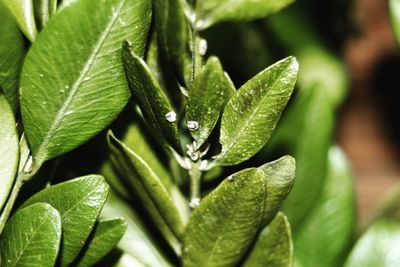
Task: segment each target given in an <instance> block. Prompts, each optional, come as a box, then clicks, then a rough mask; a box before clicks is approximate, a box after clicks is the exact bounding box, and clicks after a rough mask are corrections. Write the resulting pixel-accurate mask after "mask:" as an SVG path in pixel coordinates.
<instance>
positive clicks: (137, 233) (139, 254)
mask: <svg viewBox="0 0 400 267" xmlns="http://www.w3.org/2000/svg"><path fill="white" fill-rule="evenodd" d="M110 193H111V194H110V196H109V198H108V200H107V202H106V204H105V206H104V209H103V211H102V214H101V217H102V218H108V217H123V218H124V219H125V220H126V223H127V225H128V228H127V230H126V232H125V234H124V236H123V237H122V239H121V241H120V242H119V244H118V248H119V249H121V250H122V251H124V252H125V253H126V254H128V255H130V256H132V257H133V258H135V259H137V260H138V261H139V262H141V263H142V264H143V265H145V266H172V265H171V264H170V263H169V262H168V260H167V258H166V257H165V255H163V254H162V252H161V251H162V249H161V248H159V247H158V246H157V245H158V244H159V242H154V241H153V240H151V238H150V236H151V234H150V233H149V232H148V231H147V230H146V228H145V225H144V222H143V220H142V218H143V214H140V215H139V214H137V213H136V212H135V210H133V209H132V208H131V207H130V206H128V205H127V203H126V202H124V201H122V200H121V199H119V198H118V197H117V196H116V195H115V194H114V193H113V191H111V192H110ZM123 258H124V256H122V259H121V261H122V262H125V260H123ZM127 258H128V259H127V260H126V261H129V257H127ZM121 264H122V263H121ZM128 266H129V265H128ZM131 266H135V265H131Z"/></svg>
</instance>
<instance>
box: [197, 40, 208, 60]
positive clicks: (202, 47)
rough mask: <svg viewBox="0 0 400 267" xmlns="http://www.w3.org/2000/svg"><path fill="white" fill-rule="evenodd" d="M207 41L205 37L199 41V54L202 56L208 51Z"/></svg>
mask: <svg viewBox="0 0 400 267" xmlns="http://www.w3.org/2000/svg"><path fill="white" fill-rule="evenodd" d="M207 46H208V45H207V41H206V40H204V39H201V40H200V42H199V54H200V55H201V56H204V55H205V54H206V52H207Z"/></svg>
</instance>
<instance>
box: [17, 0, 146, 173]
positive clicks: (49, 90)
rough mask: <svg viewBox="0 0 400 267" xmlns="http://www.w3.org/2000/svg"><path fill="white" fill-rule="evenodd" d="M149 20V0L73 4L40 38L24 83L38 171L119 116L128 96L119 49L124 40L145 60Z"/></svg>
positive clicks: (28, 127)
mask: <svg viewBox="0 0 400 267" xmlns="http://www.w3.org/2000/svg"><path fill="white" fill-rule="evenodd" d="M150 19H151V1H149V0H139V1H137V0H99V1H94V2H93V1H77V2H74V3H72V4H71V5H69V6H67V7H65V8H63V10H62V12H60V13H59V14H58V15H57V16H55V17H54V18H53V19H52V20H51V21H50V22H49V23H48V25H47V26H46V27H45V29H44V30H43V31H42V32H41V34H40V35H39V37H38V38H37V40H36V41H35V42H34V43H33V45H32V47H31V48H30V50H29V53H28V55H27V57H26V60H25V63H24V67H23V71H22V75H21V112H22V118H23V122H24V126H25V130H26V135H27V139H28V141H29V144H30V147H31V149H32V154H33V156H34V159H35V162H36V166H40V165H41V164H42V163H43V162H44V161H45V160H48V159H51V158H54V157H56V156H59V155H61V154H63V153H66V152H68V151H70V150H72V149H74V148H75V147H77V146H79V145H80V144H82V143H84V142H86V141H87V140H88V139H89V138H91V137H93V136H94V135H95V134H97V133H98V132H99V131H101V130H102V129H103V128H104V127H106V126H107V125H108V124H109V123H110V122H111V121H112V120H113V119H114V118H115V117H116V116H117V115H118V114H119V113H120V111H121V110H122V109H123V108H124V106H125V105H126V103H127V102H128V100H129V96H130V92H129V88H128V86H127V84H126V80H125V75H124V71H123V67H122V62H121V59H120V46H121V43H122V41H123V40H124V39H129V40H131V41H132V44H133V47H134V50H135V52H136V53H137V54H139V55H143V53H144V47H145V41H146V38H147V32H148V28H149V24H150ZM71 40H74V41H73V42H71Z"/></svg>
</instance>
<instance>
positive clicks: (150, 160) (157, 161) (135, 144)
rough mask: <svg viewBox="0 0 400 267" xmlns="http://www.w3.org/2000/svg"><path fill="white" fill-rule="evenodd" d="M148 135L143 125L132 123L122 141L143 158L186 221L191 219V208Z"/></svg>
mask: <svg viewBox="0 0 400 267" xmlns="http://www.w3.org/2000/svg"><path fill="white" fill-rule="evenodd" d="M150 137H151V136H149V135H148V131H146V128H145V127H144V125H143V124H141V123H139V122H137V121H136V122H132V123H130V124H129V126H128V127H127V129H126V132H125V133H124V136H123V137H122V139H121V141H122V142H123V143H124V144H125V145H126V146H127V147H129V148H131V149H132V148H134V149H132V150H133V151H134V152H135V153H136V154H137V155H138V156H139V157H140V158H142V159H143V160H144V161H145V162H146V163H147V164H148V165H149V166H150V168H151V169H152V170H153V171H154V173H155V174H156V176H157V177H159V178H160V181H161V182H162V184H163V185H164V186H165V188H166V189H167V190H168V192H169V193H170V195H171V197H172V199H173V200H174V202H175V204H176V206H177V207H178V209H179V213H180V214H181V215H182V217H183V219H184V221H186V219H187V218H188V217H189V206H188V204H187V200H186V199H185V197H184V196H183V195H182V193H181V192H180V189H179V188H178V187H177V186H176V184H175V183H174V182H173V178H172V174H170V172H169V170H168V169H167V168H166V167H165V166H164V164H163V161H162V158H163V156H164V155H161V153H160V152H159V151H156V150H155V148H154V141H153V140H152V139H151V138H150Z"/></svg>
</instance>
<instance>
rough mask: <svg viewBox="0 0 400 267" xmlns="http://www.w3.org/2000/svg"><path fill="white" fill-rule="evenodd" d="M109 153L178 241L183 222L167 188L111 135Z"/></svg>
mask: <svg viewBox="0 0 400 267" xmlns="http://www.w3.org/2000/svg"><path fill="white" fill-rule="evenodd" d="M108 142H109V145H110V148H111V153H112V154H113V155H114V156H115V157H116V158H117V159H118V164H119V166H121V167H123V170H125V172H124V174H125V175H127V176H128V177H127V179H129V180H130V182H131V183H132V185H133V187H134V189H136V190H137V192H138V194H139V196H140V195H142V196H141V198H142V201H144V202H145V203H146V202H147V201H148V200H150V201H151V204H152V205H153V206H154V207H155V208H156V210H157V211H158V213H159V214H160V215H161V217H162V219H163V220H164V222H165V223H166V224H167V225H168V227H169V229H170V230H171V231H172V233H173V234H174V235H175V237H177V238H178V239H179V238H180V237H181V236H182V233H183V228H184V225H183V220H182V217H181V215H180V213H179V210H178V208H177V206H176V205H175V203H174V202H173V200H172V197H171V195H170V193H169V192H168V190H167V188H166V187H165V186H164V184H163V183H162V182H161V180H160V178H159V177H158V176H157V174H156V173H155V172H154V170H153V169H152V168H151V167H150V166H149V165H148V163H147V162H146V161H144V160H143V158H141V157H140V156H139V155H138V154H136V153H135V151H134V150H132V149H130V148H129V147H127V146H126V145H125V144H124V143H122V142H121V141H119V140H118V139H116V138H115V137H114V136H113V135H112V133H109V134H108Z"/></svg>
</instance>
